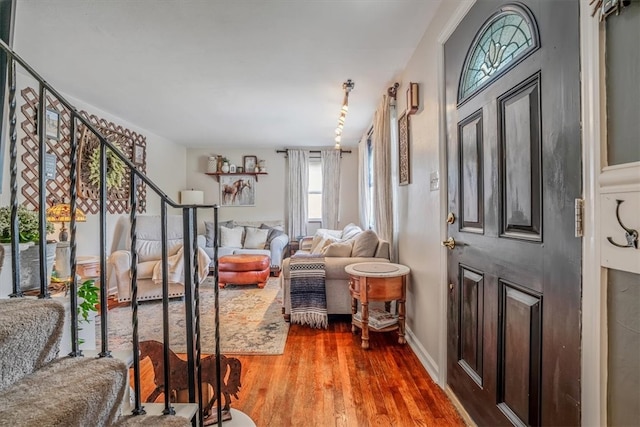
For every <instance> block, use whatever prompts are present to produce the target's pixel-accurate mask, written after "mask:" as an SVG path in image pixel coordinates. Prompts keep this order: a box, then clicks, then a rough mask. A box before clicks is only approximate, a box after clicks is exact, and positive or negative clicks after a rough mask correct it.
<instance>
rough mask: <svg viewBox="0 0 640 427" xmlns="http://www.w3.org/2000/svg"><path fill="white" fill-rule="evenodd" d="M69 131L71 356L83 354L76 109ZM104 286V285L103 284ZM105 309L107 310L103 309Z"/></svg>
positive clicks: (73, 111)
mask: <svg viewBox="0 0 640 427" xmlns="http://www.w3.org/2000/svg"><path fill="white" fill-rule="evenodd" d="M69 132H70V133H71V153H70V157H71V165H70V171H69V174H70V176H69V178H70V184H69V185H70V189H69V190H70V192H71V202H70V203H69V205H70V208H71V221H69V231H71V233H70V239H71V240H70V242H69V246H70V247H71V258H70V260H69V262H70V263H71V282H70V283H69V286H70V287H71V289H70V292H71V294H70V297H69V298H70V306H71V310H70V312H71V353H69V356H72V357H76V356H78V357H79V356H82V350H81V349H80V343H79V342H78V308H77V307H78V277H77V276H76V270H77V265H76V251H77V249H78V248H77V240H76V231H77V230H76V204H77V201H78V190H77V188H76V183H77V181H78V159H77V156H78V138H77V135H76V111H75V110H71V121H70V123H69ZM103 287H104V286H103ZM103 311H105V310H104V309H103Z"/></svg>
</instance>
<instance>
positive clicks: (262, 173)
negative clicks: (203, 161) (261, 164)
mask: <svg viewBox="0 0 640 427" xmlns="http://www.w3.org/2000/svg"><path fill="white" fill-rule="evenodd" d="M205 175H209V176H213V177H215V178H216V181H218V182H220V177H221V176H239V175H252V176H254V177H255V178H256V182H257V181H258V175H268V172H234V173H224V172H205Z"/></svg>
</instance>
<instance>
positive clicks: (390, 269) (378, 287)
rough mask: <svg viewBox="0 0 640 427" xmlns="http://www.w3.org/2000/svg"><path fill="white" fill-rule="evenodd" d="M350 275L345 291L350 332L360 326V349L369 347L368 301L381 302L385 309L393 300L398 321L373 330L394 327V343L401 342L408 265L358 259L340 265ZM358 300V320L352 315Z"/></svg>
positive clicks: (402, 340)
mask: <svg viewBox="0 0 640 427" xmlns="http://www.w3.org/2000/svg"><path fill="white" fill-rule="evenodd" d="M344 270H345V272H346V273H347V274H348V275H349V276H350V280H349V292H350V293H351V331H352V332H354V333H355V332H356V328H360V329H362V348H364V349H368V348H369V301H383V302H385V303H386V304H385V306H386V308H387V310H389V307H390V301H397V310H398V321H397V322H396V323H395V324H393V325H390V326H387V327H385V328H382V329H374V330H375V331H376V332H388V331H394V330H396V329H397V330H398V343H399V344H405V343H406V342H407V341H406V339H405V337H404V326H405V301H406V298H407V280H406V279H407V275H408V274H409V272H410V271H411V270H410V269H409V267H407V266H404V265H401V264H391V263H384V262H362V263H358V264H350V265H347V266H346V267H345V268H344ZM358 300H359V301H360V304H361V305H362V316H361V318H362V320H361V321H358V320H357V319H356V318H355V314H356V313H357V308H358Z"/></svg>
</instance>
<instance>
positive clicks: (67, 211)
mask: <svg viewBox="0 0 640 427" xmlns="http://www.w3.org/2000/svg"><path fill="white" fill-rule="evenodd" d="M86 220H87V215H86V214H85V213H84V212H83V211H82V209H80V208H76V222H85V221H86ZM47 221H49V222H70V221H71V205H70V204H68V203H58V204H55V205H53V206H51V207H50V208H49V209H47Z"/></svg>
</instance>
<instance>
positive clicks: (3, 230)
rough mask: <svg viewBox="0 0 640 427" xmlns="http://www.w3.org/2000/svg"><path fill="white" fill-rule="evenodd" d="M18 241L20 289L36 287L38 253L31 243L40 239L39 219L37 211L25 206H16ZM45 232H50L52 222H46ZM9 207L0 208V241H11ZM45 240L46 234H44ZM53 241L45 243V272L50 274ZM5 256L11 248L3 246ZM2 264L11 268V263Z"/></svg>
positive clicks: (53, 256) (38, 270)
mask: <svg viewBox="0 0 640 427" xmlns="http://www.w3.org/2000/svg"><path fill="white" fill-rule="evenodd" d="M17 217H18V241H19V243H20V260H21V261H20V286H21V288H22V290H29V289H36V288H38V287H39V286H40V255H39V250H38V247H37V246H34V245H33V243H37V242H39V241H40V227H39V224H40V219H39V215H38V212H35V211H32V210H29V209H27V208H26V207H25V206H22V205H20V206H18V215H17ZM45 229H46V231H47V233H52V232H53V230H54V228H53V224H51V223H49V222H47V224H46V227H45ZM11 233H12V225H11V208H10V207H8V206H4V207H1V208H0V243H2V244H8V243H10V242H11ZM44 238H45V240H46V236H44ZM55 245H56V244H55V242H54V243H47V262H46V264H47V273H48V275H49V276H51V272H52V270H53V262H54V259H55ZM4 249H5V250H4V253H5V256H10V254H11V249H8V248H4ZM4 265H7V266H9V267H5V268H9V269H10V268H11V263H10V262H9V263H7V262H5V263H4Z"/></svg>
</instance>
